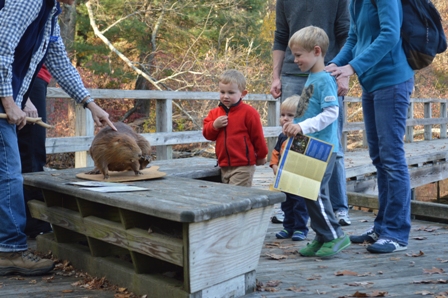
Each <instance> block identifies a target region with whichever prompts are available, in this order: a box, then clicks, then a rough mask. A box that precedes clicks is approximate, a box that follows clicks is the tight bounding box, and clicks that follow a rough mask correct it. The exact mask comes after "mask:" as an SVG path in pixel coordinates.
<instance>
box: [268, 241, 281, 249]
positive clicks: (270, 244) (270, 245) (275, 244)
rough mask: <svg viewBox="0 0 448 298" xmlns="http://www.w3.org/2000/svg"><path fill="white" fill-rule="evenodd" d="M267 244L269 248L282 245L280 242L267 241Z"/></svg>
mask: <svg viewBox="0 0 448 298" xmlns="http://www.w3.org/2000/svg"><path fill="white" fill-rule="evenodd" d="M265 246H266V247H267V248H277V247H280V242H273V243H266V244H265Z"/></svg>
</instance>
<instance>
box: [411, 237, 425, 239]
mask: <svg viewBox="0 0 448 298" xmlns="http://www.w3.org/2000/svg"><path fill="white" fill-rule="evenodd" d="M412 239H414V240H426V239H428V238H426V237H412Z"/></svg>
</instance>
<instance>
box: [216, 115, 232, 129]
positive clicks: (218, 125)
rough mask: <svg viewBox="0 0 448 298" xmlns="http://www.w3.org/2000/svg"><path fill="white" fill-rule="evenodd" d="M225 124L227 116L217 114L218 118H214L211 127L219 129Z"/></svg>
mask: <svg viewBox="0 0 448 298" xmlns="http://www.w3.org/2000/svg"><path fill="white" fill-rule="evenodd" d="M227 124H229V122H228V117H227V116H219V117H218V118H216V120H215V122H213V127H214V128H215V129H220V128H222V127H226V126H227Z"/></svg>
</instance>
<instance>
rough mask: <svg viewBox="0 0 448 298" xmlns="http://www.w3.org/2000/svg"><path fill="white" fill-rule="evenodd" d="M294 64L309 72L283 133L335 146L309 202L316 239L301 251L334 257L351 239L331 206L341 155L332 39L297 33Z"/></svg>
mask: <svg viewBox="0 0 448 298" xmlns="http://www.w3.org/2000/svg"><path fill="white" fill-rule="evenodd" d="M288 45H289V47H290V49H291V52H292V54H293V55H294V63H296V64H297V65H298V67H300V70H301V71H303V72H309V76H308V79H307V81H306V83H305V88H304V89H303V92H302V95H301V100H300V103H299V106H298V108H297V112H296V115H295V117H294V123H291V122H287V123H285V124H284V125H283V133H284V134H285V135H286V136H288V137H294V136H296V135H297V134H299V133H302V134H304V135H309V136H311V137H315V138H317V139H320V140H322V141H325V142H328V143H331V144H333V146H334V148H333V153H332V155H331V157H330V160H329V162H328V165H327V169H326V171H325V174H324V177H323V179H322V182H321V186H320V193H319V195H318V197H317V200H316V201H313V200H308V199H307V200H306V207H307V210H308V214H309V216H310V218H311V228H312V229H313V230H314V232H315V233H316V237H315V238H314V240H313V241H312V242H311V243H308V244H307V246H305V247H303V248H302V249H300V250H299V254H301V255H302V256H305V257H314V256H317V257H331V256H333V255H335V254H337V253H339V252H340V251H341V250H343V249H344V248H346V247H348V246H349V245H350V244H351V242H350V238H349V237H348V236H347V235H345V234H344V232H343V231H342V229H341V226H340V225H339V223H338V221H337V219H336V217H335V215H334V213H333V208H332V205H331V201H330V197H329V193H328V182H329V180H330V178H331V174H332V172H333V166H334V162H335V159H336V153H337V152H338V149H339V148H338V143H339V142H338V132H337V121H336V120H337V118H338V112H339V109H338V93H337V85H336V82H335V80H334V78H333V77H332V76H331V75H330V74H329V73H327V72H326V71H325V70H324V68H325V63H324V57H325V54H326V51H327V49H328V45H329V39H328V36H327V34H326V33H325V31H324V30H322V29H320V28H318V27H314V26H308V27H305V28H302V29H300V30H299V31H297V32H296V33H294V34H293V35H292V36H291V38H290V40H289V44H288Z"/></svg>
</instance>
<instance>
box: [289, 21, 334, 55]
mask: <svg viewBox="0 0 448 298" xmlns="http://www.w3.org/2000/svg"><path fill="white" fill-rule="evenodd" d="M329 44H330V40H329V38H328V35H327V33H325V31H324V30H323V29H321V28H319V27H316V26H308V27H304V28H302V29H300V30H299V31H297V32H296V33H294V34H293V35H292V36H291V38H290V39H289V43H288V46H289V47H290V48H291V47H292V46H300V47H302V48H304V49H305V50H307V51H309V52H310V51H312V50H313V49H314V47H315V46H319V47H320V48H321V50H322V57H325V54H326V53H327V51H328V46H329Z"/></svg>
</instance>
